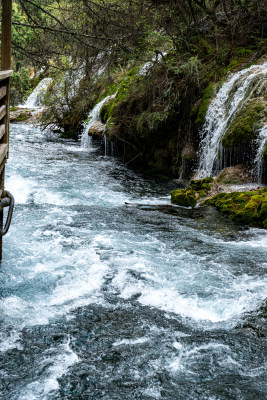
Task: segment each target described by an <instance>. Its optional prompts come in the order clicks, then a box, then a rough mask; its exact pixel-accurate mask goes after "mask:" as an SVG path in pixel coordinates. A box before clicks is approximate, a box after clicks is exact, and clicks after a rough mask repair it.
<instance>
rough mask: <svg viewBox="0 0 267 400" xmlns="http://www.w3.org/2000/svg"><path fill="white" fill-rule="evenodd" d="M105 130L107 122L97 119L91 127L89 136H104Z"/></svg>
mask: <svg viewBox="0 0 267 400" xmlns="http://www.w3.org/2000/svg"><path fill="white" fill-rule="evenodd" d="M104 132H105V124H103V123H102V122H100V121H96V122H95V123H94V124H93V125H92V126H91V127H90V129H89V131H88V135H89V136H96V137H98V138H102V137H103V136H104Z"/></svg>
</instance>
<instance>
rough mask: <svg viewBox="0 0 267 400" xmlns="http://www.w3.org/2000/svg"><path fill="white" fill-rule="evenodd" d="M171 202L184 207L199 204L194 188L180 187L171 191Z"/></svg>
mask: <svg viewBox="0 0 267 400" xmlns="http://www.w3.org/2000/svg"><path fill="white" fill-rule="evenodd" d="M171 202H172V203H174V204H177V205H178V206H183V207H192V208H194V207H195V205H196V204H197V197H196V193H195V191H194V190H190V189H178V190H173V191H172V192H171Z"/></svg>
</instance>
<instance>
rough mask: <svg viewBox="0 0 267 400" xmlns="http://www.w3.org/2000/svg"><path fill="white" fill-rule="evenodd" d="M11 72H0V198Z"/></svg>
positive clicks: (0, 241) (5, 155)
mask: <svg viewBox="0 0 267 400" xmlns="http://www.w3.org/2000/svg"><path fill="white" fill-rule="evenodd" d="M12 73H13V71H11V70H8V71H0V198H2V196H3V192H4V183H5V163H6V160H7V157H8V146H9V97H10V96H9V94H10V77H11V75H12ZM0 228H1V230H2V228H3V210H0ZM1 258H2V237H1V238H0V259H1Z"/></svg>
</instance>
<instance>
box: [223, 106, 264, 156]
mask: <svg viewBox="0 0 267 400" xmlns="http://www.w3.org/2000/svg"><path fill="white" fill-rule="evenodd" d="M264 118H267V107H266V106H265V105H264V104H263V102H261V101H260V100H258V99H253V100H252V101H249V102H247V103H246V104H245V105H244V106H243V107H242V108H241V109H240V110H239V112H238V113H237V114H236V115H235V117H234V119H233V120H232V121H231V122H230V124H229V126H228V128H227V129H226V132H225V134H224V136H223V138H222V145H223V147H224V148H225V149H229V148H233V147H238V146H240V145H241V146H244V145H250V144H251V143H252V141H253V140H254V139H256V137H257V134H258V130H259V128H260V126H261V125H262V123H263V120H264Z"/></svg>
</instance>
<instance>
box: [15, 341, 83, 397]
mask: <svg viewBox="0 0 267 400" xmlns="http://www.w3.org/2000/svg"><path fill="white" fill-rule="evenodd" d="M78 361H79V358H78V356H77V355H76V354H75V353H74V352H73V351H72V349H71V348H70V338H69V339H68V341H67V343H65V344H62V345H60V346H59V347H58V348H54V349H49V350H46V351H45V352H44V353H43V356H42V359H41V360H40V363H39V365H38V370H39V374H38V371H35V372H37V376H38V375H39V376H40V378H39V379H38V380H35V381H33V382H31V383H30V384H28V385H27V386H26V387H25V388H23V389H22V390H21V392H20V393H19V395H18V397H17V399H18V400H46V399H47V396H48V395H49V394H50V393H51V392H53V391H55V390H58V389H59V383H58V379H59V378H60V377H61V376H62V375H64V374H65V373H66V372H67V371H68V368H69V367H70V366H71V365H74V364H76V363H77V362H78Z"/></svg>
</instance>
